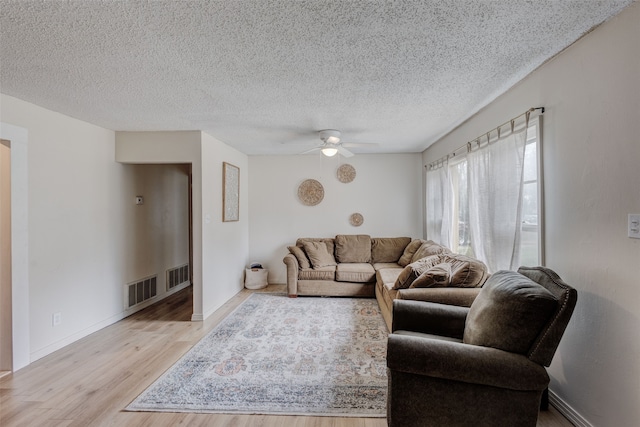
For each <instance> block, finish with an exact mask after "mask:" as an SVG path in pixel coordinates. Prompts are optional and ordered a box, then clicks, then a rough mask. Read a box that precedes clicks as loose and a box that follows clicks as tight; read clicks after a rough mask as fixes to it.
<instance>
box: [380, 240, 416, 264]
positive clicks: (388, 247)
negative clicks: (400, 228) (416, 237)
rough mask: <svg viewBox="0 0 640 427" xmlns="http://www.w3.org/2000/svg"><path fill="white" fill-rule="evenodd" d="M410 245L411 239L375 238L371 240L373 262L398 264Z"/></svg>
mask: <svg viewBox="0 0 640 427" xmlns="http://www.w3.org/2000/svg"><path fill="white" fill-rule="evenodd" d="M409 243H411V237H374V238H373V239H371V258H372V262H373V263H377V262H398V260H399V259H400V257H401V256H402V254H403V253H404V248H406V247H407V245H408V244H409Z"/></svg>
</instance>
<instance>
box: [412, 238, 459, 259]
mask: <svg viewBox="0 0 640 427" xmlns="http://www.w3.org/2000/svg"><path fill="white" fill-rule="evenodd" d="M446 253H449V254H450V253H451V251H450V250H449V249H448V248H446V247H445V246H442V245H439V244H437V243H436V242H434V241H433V240H427V241H423V243H422V245H420V247H419V248H418V250H416V252H415V253H414V254H413V257H411V262H416V261H418V260H419V259H421V258H425V257H428V256H433V255H440V254H446Z"/></svg>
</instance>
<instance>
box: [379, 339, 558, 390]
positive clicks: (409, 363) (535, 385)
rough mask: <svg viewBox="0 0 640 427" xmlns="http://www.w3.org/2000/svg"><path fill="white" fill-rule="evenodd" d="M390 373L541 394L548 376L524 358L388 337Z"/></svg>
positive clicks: (472, 347) (459, 345) (441, 342)
mask: <svg viewBox="0 0 640 427" xmlns="http://www.w3.org/2000/svg"><path fill="white" fill-rule="evenodd" d="M387 366H388V367H389V369H390V370H391V371H397V372H405V373H409V374H415V375H421V376H425V377H432V378H439V379H444V380H452V381H459V382H464V383H470V384H481V385H487V386H492V387H499V388H508V389H511V390H522V391H532V390H535V391H542V390H544V389H545V388H546V387H547V386H548V384H549V375H548V374H547V371H546V370H545V369H544V367H542V366H541V365H538V364H537V363H535V362H532V361H531V360H529V359H528V358H527V357H526V356H523V355H520V354H516V353H509V352H506V351H503V350H498V349H495V348H491V347H480V346H475V345H470V344H463V343H457V342H451V341H444V340H438V339H431V338H422V337H416V336H409V335H399V334H390V335H389V340H388V346H387Z"/></svg>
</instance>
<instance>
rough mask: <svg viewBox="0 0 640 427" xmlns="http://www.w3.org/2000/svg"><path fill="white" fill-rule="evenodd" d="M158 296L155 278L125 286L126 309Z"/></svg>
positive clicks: (151, 277)
mask: <svg viewBox="0 0 640 427" xmlns="http://www.w3.org/2000/svg"><path fill="white" fill-rule="evenodd" d="M157 294H158V288H157V276H150V277H147V278H145V279H142V280H140V281H138V282H133V283H129V284H128V285H127V295H128V298H127V302H128V303H127V308H131V307H133V306H135V305H138V304H140V303H142V302H144V301H146V300H148V299H151V298H153V297H155V296H156V295H157Z"/></svg>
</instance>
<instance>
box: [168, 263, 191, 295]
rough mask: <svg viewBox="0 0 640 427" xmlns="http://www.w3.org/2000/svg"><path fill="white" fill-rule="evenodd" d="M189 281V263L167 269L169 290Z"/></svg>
mask: <svg viewBox="0 0 640 427" xmlns="http://www.w3.org/2000/svg"><path fill="white" fill-rule="evenodd" d="M188 281H189V264H185V265H181V266H180V267H176V268H172V269H169V270H167V291H170V290H171V289H173V288H175V287H176V286H180V285H182V284H183V283H185V282H188Z"/></svg>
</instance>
